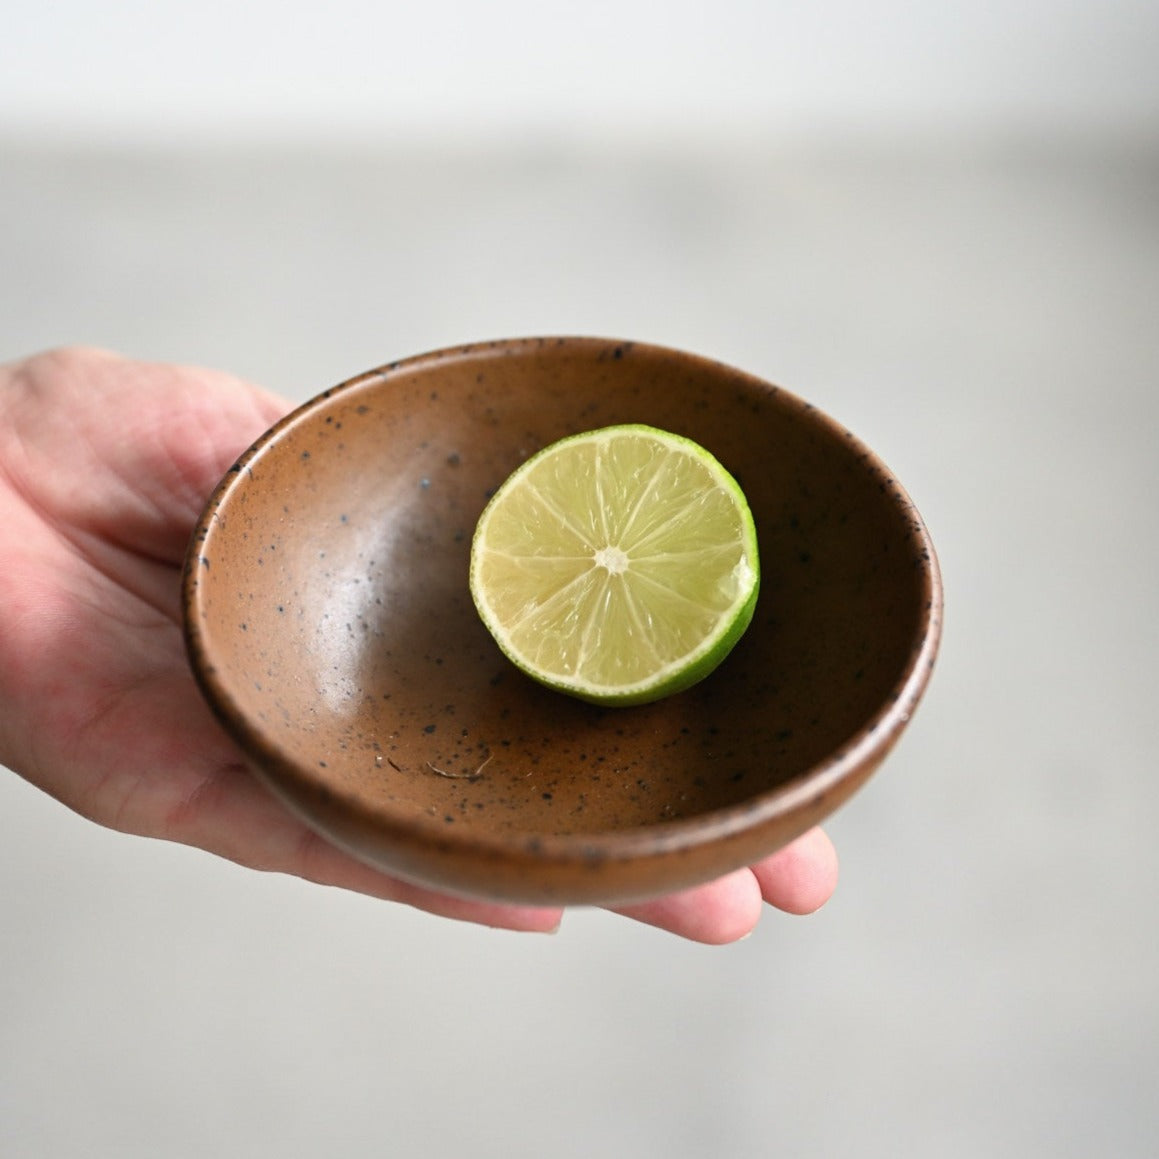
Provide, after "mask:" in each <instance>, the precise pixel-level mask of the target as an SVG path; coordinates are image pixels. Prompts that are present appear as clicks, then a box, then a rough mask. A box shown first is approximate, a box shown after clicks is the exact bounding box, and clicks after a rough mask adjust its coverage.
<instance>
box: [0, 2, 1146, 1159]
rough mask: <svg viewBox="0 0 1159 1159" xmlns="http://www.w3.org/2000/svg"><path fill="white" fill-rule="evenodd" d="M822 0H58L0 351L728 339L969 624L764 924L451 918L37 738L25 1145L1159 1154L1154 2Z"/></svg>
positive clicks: (25, 918)
mask: <svg viewBox="0 0 1159 1159" xmlns="http://www.w3.org/2000/svg"><path fill="white" fill-rule="evenodd" d="M815 7H816V8H817V9H819V10H821V12H818V11H810V12H805V11H804V10H803V9H804V6H800V7H798V6H778V5H771V4H770V5H763V6H762V5H756V4H747V3H742V2H741V0H722V2H721V3H718V4H717V5H715V6H713V12H714V13H715V14H716V15H715V16H714V18H713V19H712V20H711V21H710V20H707V19H705V18H704V17H703V14H698V9H697V6H695V5H688V4H673V5H671V6H669V7H668V8H665V9H661V8H658V7H657V6H656V5H654V4H648V3H645V2H644V0H629V2H626V3H624V4H622V5H620V6H618V7H616V8H615V9H612V8H609V7H608V6H607V5H603V4H599V3H593V4H590V5H586V6H584V7H582V8H581V7H580V6H578V5H557V6H553V5H550V4H546V5H540V6H535V7H532V6H529V5H526V4H520V3H518V2H517V0H506V2H504V3H498V4H495V5H492V6H491V8H490V12H491V15H492V17H493V18H494V19H493V20H492V21H490V22H489V21H484V20H483V19H482V18H481V17H480V16H479V14H478V12H476V11H475V10H474V9H473V8H471V7H469V6H467V5H466V4H463V3H459V4H455V3H448V2H445V0H444V2H443V3H439V4H435V5H428V6H427V7H426V8H424V9H423V10H422V12H417V11H411V10H408V9H406V8H403V7H401V6H398V5H390V4H387V5H380V6H377V7H375V6H370V5H365V4H358V3H354V2H352V0H342V2H340V3H338V4H337V5H331V6H329V8H328V10H327V13H326V15H325V18H323V17H321V16H319V15H318V14H316V13H306V12H305V11H303V13H301V14H299V15H301V16H302V21H301V22H300V24H299V25H298V26H296V27H297V31H293V30H292V29H291V28H290V22H288V21H286V22H283V23H282V24H277V23H274V24H272V25H271V24H269V23H268V19H269V18H270V17H271V15H272V13H273V12H274V11H275V10H273V9H271V8H270V6H269V5H262V4H248V5H247V4H242V5H234V6H231V7H230V12H231V13H232V15H230V16H229V17H228V19H227V17H226V15H224V13H225V8H224V7H223V6H221V5H218V4H208V5H203V6H199V10H198V11H199V13H200V14H199V15H190V14H188V13H185V15H183V16H181V18H180V20H178V19H177V17H176V16H175V15H174V14H175V13H177V12H178V11H181V12H184V9H177V8H176V7H175V8H174V9H172V10H171V11H170V12H169V17H168V21H167V20H166V18H165V17H163V16H161V15H158V13H161V12H164V11H166V6H165V5H154V6H144V5H140V6H136V5H132V4H128V5H122V6H117V5H112V6H109V5H102V6H100V7H99V8H98V7H97V6H95V5H92V6H90V5H87V4H84V3H80V2H79V0H70V2H67V3H63V4H60V5H54V6H44V5H39V6H33V5H31V3H29V4H27V5H18V6H17V7H16V9H15V18H14V21H13V27H12V29H10V30H9V32H11V35H9V34H8V32H6V33H5V42H6V44H7V46H8V47H7V48H4V47H0V359H10V358H16V357H18V356H21V355H24V354H28V353H31V352H33V351H35V350H37V349H41V348H44V347H47V346H51V345H56V344H60V343H74V342H85V343H94V344H99V345H103V346H110V347H114V348H118V349H120V350H122V351H123V352H125V353H128V354H132V355H136V356H140V357H149V358H160V359H167V360H174V361H188V362H197V363H202V364H209V365H216V366H221V367H224V368H227V369H229V370H233V371H235V372H238V373H241V374H244V375H248V376H250V377H252V378H254V379H256V380H258V381H260V382H262V383H263V384H265V385H267V386H269V387H271V388H273V389H275V390H278V391H281V392H283V393H284V394H286V395H288V396H289V397H291V398H292V399H296V400H300V399H305V398H307V397H309V396H310V395H312V394H314V393H316V392H317V391H319V390H321V389H324V388H325V387H327V386H330V385H333V384H334V383H336V382H338V381H339V380H341V379H343V378H345V377H348V376H349V375H352V374H354V373H356V372H359V371H361V370H363V369H365V368H367V367H370V366H372V365H377V364H379V363H381V362H385V361H388V360H390V359H393V358H396V357H400V356H403V355H407V354H412V353H418V352H420V351H423V350H426V349H430V348H433V347H437V346H440V345H443V344H449V343H458V342H463V341H469V340H474V339H480V338H490V337H500V336H512V335H521V334H534V333H591V334H600V335H608V336H622V337H630V338H637V339H641V340H648V341H655V342H663V343H668V344H671V345H676V346H681V347H685V348H688V349H692V350H695V351H698V352H700V353H705V354H709V355H712V356H715V357H718V358H721V359H723V360H725V361H728V362H732V363H734V364H736V365H738V366H741V367H743V368H744V369H746V370H749V371H753V372H755V373H758V374H761V375H764V376H766V377H768V378H770V379H773V380H775V381H777V382H779V383H781V384H782V385H784V386H786V387H789V388H790V389H792V390H794V391H796V392H797V393H799V394H802V395H804V396H806V397H808V398H809V399H810V400H811V401H813V402H815V403H817V404H818V405H819V406H821V407H822V408H823V409H824V410H826V411H828V412H829V413H830V414H832V415H834V416H836V417H838V418H839V419H840V420H841V421H842V422H843V423H845V424H846V425H848V426H849V427H851V428H852V429H853V430H854V431H855V432H856V433H857V434H859V435H860V436H861V437H862V438H864V439H865V440H866V441H867V442H868V443H869V444H870V445H871V446H873V447H874V448H875V449H876V450H877V451H878V452H879V453H880V454H881V455H882V457H883V458H884V459H885V460H886V461H887V463H889V464H890V466H891V467H892V468H893V469H894V470H895V471H896V473H897V474H898V476H899V477H900V478H901V479H902V481H903V482H904V483H905V484H906V486H907V487H908V489H909V491H910V492H911V494H912V495H913V497H914V499H915V500H916V502H917V503H918V505H919V507H920V508H921V510H922V512H923V514H924V515H925V517H926V520H927V522H928V524H929V526H930V528H931V531H932V533H933V535H934V538H935V542H936V543H937V545H938V548H939V552H940V556H941V560H942V564H943V568H944V571H945V575H946V582H947V631H946V637H945V642H944V646H943V651H942V657H941V661H940V665H939V669H938V672H937V674H936V676H935V680H934V682H933V684H932V686H931V689H930V692H929V694H928V696H927V699H926V702H925V704H924V705H923V707H922V709H921V710H920V712H919V713H918V716H917V717H916V719H915V722H914V724H913V726H912V727H911V730H910V732H909V733H908V734H907V735H906V737H905V739H904V741H903V743H902V745H901V747H900V748H899V749H898V751H897V752H896V754H895V756H894V757H893V758H892V759H891V761H890V762H889V763H888V764H887V766H886V767H885V768H884V769H883V770H882V771H881V772H880V773H879V775H878V776H877V777H876V778H875V779H874V781H872V782H871V784H870V785H869V786H868V787H867V788H866V789H865V790H864V791H863V792H862V794H860V795H859V796H858V797H857V798H855V799H854V801H853V802H851V803H850V804H849V806H847V808H846V809H845V810H844V811H843V812H841V813H840V814H839V815H838V816H836V817H835V818H833V820H832V823H831V825H830V827H829V828H830V832H831V833H832V834H833V836H834V838H835V839H836V841H837V844H838V847H839V850H840V852H841V855H842V860H843V879H842V883H841V886H840V888H839V890H838V893H837V895H836V897H835V898H834V900H833V901H832V903H831V904H830V905H829V906H828V907H827V908H826V909H825V910H823V911H822V912H821V913H820V914H818V915H816V916H814V917H812V918H808V919H792V918H788V917H784V916H782V915H779V914H776V913H774V912H772V911H770V912H769V913H767V914H766V915H765V917H764V919H763V921H762V923H761V926H760V927H759V929H758V931H757V932H756V934H755V935H754V936H753V937H752V938H750V939H749V940H748V941H746V942H744V943H741V944H739V945H737V946H734V947H730V948H726V949H708V948H705V947H699V946H693V945H689V944H685V943H681V942H678V941H677V940H675V939H673V938H672V937H670V936H668V935H665V934H661V933H659V932H657V931H653V930H649V929H646V928H644V927H639V926H634V925H632V924H630V923H628V922H626V921H624V920H622V919H619V918H615V917H612V916H610V915H607V914H604V913H601V912H598V911H575V912H572V913H570V914H569V915H568V916H567V918H566V919H565V922H564V925H563V928H562V930H561V932H560V933H559V934H558V935H556V936H555V937H552V938H537V937H531V936H518V935H512V934H503V933H496V932H491V931H486V930H481V929H476V928H473V927H470V926H465V925H457V924H453V923H450V922H446V921H441V920H438V919H435V918H431V917H428V916H425V915H422V914H418V913H415V912H411V911H408V910H405V909H402V908H399V907H391V906H388V905H385V904H383V903H379V902H374V901H371V900H368V899H363V898H359V897H354V896H347V895H343V894H341V893H338V892H336V891H332V890H324V889H320V888H317V887H312V886H309V885H306V884H303V883H301V882H298V881H296V880H289V879H284V878H279V877H273V876H262V875H258V874H253V873H248V872H245V871H242V870H240V869H237V868H236V867H234V866H232V865H230V864H227V863H225V862H221V861H218V860H216V859H213V858H211V857H209V856H208V855H205V854H202V853H199V852H196V851H194V850H189V849H185V848H181V847H175V846H170V845H165V844H162V843H159V842H152V841H146V840H141V839H133V838H129V837H124V836H120V835H116V834H113V833H109V832H106V831H103V830H100V829H98V828H96V827H94V826H92V825H90V824H88V823H86V822H84V821H82V820H80V819H79V818H77V817H75V816H73V815H72V814H70V813H68V812H67V811H66V810H64V809H63V808H61V807H60V806H58V805H57V804H55V803H54V802H53V801H51V800H49V799H48V798H46V797H44V796H43V795H41V794H39V793H38V792H36V791H35V790H33V789H32V788H30V787H29V786H28V785H26V784H25V783H24V782H23V781H21V780H20V779H19V778H17V777H15V776H10V775H6V776H4V777H3V778H0V815H2V816H3V817H4V824H3V832H4V840H3V841H2V842H0V882H3V887H2V888H0V941H2V945H3V954H2V957H0V1154H4V1155H5V1156H7V1155H12V1156H21V1157H23V1156H33V1157H41V1156H45V1157H53V1159H55V1157H57V1156H60V1157H72V1156H86V1157H93V1156H117V1157H129V1156H134V1157H135V1156H142V1157H144V1156H148V1157H150V1159H185V1157H190V1159H192V1157H201V1156H206V1155H228V1156H231V1157H232V1156H238V1157H265V1156H278V1157H286V1159H290V1157H296V1156H306V1155H315V1154H325V1155H343V1156H352V1157H354V1156H359V1157H360V1156H370V1155H375V1156H378V1155H423V1156H430V1157H431V1159H436V1157H442V1156H457V1155H480V1156H488V1157H491V1156H494V1157H496V1159H501V1157H502V1159H509V1157H512V1156H541V1155H546V1156H559V1157H561V1159H570V1157H573V1156H574V1157H580V1156H585V1157H586V1156H591V1155H611V1156H652V1155H655V1156H663V1157H665V1159H677V1157H683V1156H707V1155H713V1156H717V1155H719V1156H730V1157H737V1159H742V1157H743V1159H747V1157H750V1156H765V1155H802V1156H813V1155H826V1156H851V1155H858V1156H883V1157H884V1156H891V1157H894V1156H933V1155H936V1156H939V1157H955V1156H962V1157H969V1159H976V1157H978V1156H1027V1155H1052V1156H1088V1155H1089V1156H1094V1155H1106V1154H1113V1155H1119V1156H1129V1157H1135V1156H1138V1157H1140V1159H1142V1157H1144V1156H1151V1155H1154V1154H1156V1153H1157V1151H1159V1112H1157V1111H1156V1108H1155V1087H1156V1078H1157V1073H1159V1065H1157V1064H1159V1048H1157V1046H1156V1038H1157V1035H1159V985H1157V982H1156V971H1157V954H1156V949H1157V934H1159V919H1157V915H1156V880H1157V870H1159V853H1157V852H1156V841H1155V823H1156V820H1157V819H1159V818H1157V812H1159V790H1157V788H1156V782H1155V777H1154V768H1153V754H1154V751H1155V740H1156V717H1157V711H1156V710H1157V708H1159V704H1157V698H1156V686H1157V680H1156V676H1155V671H1154V663H1155V657H1156V653H1157V645H1159V617H1157V616H1156V611H1155V599H1154V597H1155V594H1156V579H1155V576H1156V565H1157V563H1159V548H1157V538H1156V532H1157V530H1159V528H1157V522H1159V516H1157V510H1159V503H1157V500H1156V490H1157V484H1159V467H1157V456H1156V441H1157V420H1159V402H1157V400H1156V385H1157V384H1156V371H1157V363H1159V359H1157V357H1156V309H1157V306H1159V92H1157V90H1156V86H1155V82H1154V79H1153V73H1154V71H1155V70H1154V62H1155V61H1156V60H1159V35H1157V34H1159V19H1157V17H1156V15H1155V9H1154V8H1153V6H1148V5H1144V4H1131V3H1128V2H1126V0H1123V2H1118V3H1111V4H1106V5H1100V6H1093V5H1089V6H1088V5H1077V4H1074V5H1072V4H1065V3H1059V4H1053V5H1052V4H1048V3H1040V4H1029V3H1028V4H1015V5H1012V6H1011V5H985V4H972V5H969V6H966V5H963V4H957V3H952V4H948V5H944V6H940V7H939V8H938V13H939V14H938V15H936V16H935V15H930V14H928V13H926V14H918V13H915V12H914V11H913V9H912V8H911V7H910V6H908V5H902V4H900V3H897V4H891V5H885V6H876V7H874V8H872V9H870V8H866V9H864V10H862V9H858V8H855V7H853V6H852V5H851V4H848V3H846V4H836V5H830V6H815ZM219 8H220V9H221V11H220V12H219V11H218V9H219ZM294 8H295V6H293V5H290V6H289V7H288V8H287V7H286V6H284V5H283V6H281V7H280V8H279V9H277V11H282V12H287V11H293V10H294ZM662 11H663V12H665V13H667V16H666V17H665V19H664V21H663V23H661V24H656V23H655V20H656V18H657V15H658V13H660V12H662ZM424 12H425V13H426V15H423V13H424ZM822 12H823V13H824V15H822ZM871 12H872V14H873V15H871V14H870V13H871ZM1093 13H1097V14H1098V19H1097V20H1096V19H1095V18H1094V16H1093V15H1092V14H1093ZM613 17H614V19H613ZM515 28H523V29H524V31H525V32H526V33H527V35H528V36H529V37H530V39H529V40H528V41H527V42H525V43H523V44H522V45H520V44H519V43H518V38H517V37H515V36H514V34H513V31H512V30H513V29H515ZM339 50H342V51H339ZM343 52H344V53H345V55H343ZM5 54H7V55H5ZM0 566H2V561H0Z"/></svg>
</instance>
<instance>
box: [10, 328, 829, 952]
mask: <svg viewBox="0 0 1159 1159" xmlns="http://www.w3.org/2000/svg"><path fill="white" fill-rule="evenodd" d="M288 409H289V404H288V403H286V402H285V401H284V400H282V399H279V398H277V397H275V396H274V395H271V394H268V393H266V392H265V391H262V390H260V389H258V388H257V387H255V386H252V385H251V384H249V383H246V382H243V381H242V380H240V379H237V378H234V377H233V376H231V375H228V374H224V373H220V372H217V371H211V370H202V369H194V368H189V367H178V366H172V365H164V364H148V363H143V362H134V361H130V360H128V359H125V358H121V357H119V356H118V355H115V354H111V353H108V352H106V351H100V350H88V349H67V350H57V351H52V352H49V353H45V354H40V355H37V356H35V357H32V358H28V359H26V360H24V361H20V362H15V363H12V364H9V365H6V366H0V559H2V560H3V561H4V562H3V566H2V567H0V616H2V622H0V763H3V764H4V765H7V766H8V767H9V768H10V769H12V770H14V771H15V772H17V773H19V774H21V775H22V776H23V777H25V778H26V779H27V780H28V781H30V782H31V783H32V784H34V785H36V786H38V787H39V788H40V789H42V790H44V791H45V792H46V793H49V794H51V795H52V796H53V797H55V798H56V799H57V800H59V801H61V802H62V803H63V804H65V805H66V806H68V807H69V808H70V809H72V810H74V811H75V812H77V813H79V814H80V815H81V816H83V817H86V818H88V819H90V820H92V821H95V822H96V823H98V824H100V825H104V826H107V827H108V828H110V829H115V830H119V831H122V832H125V833H132V834H137V835H140V836H145V837H157V838H162V839H165V840H170V841H178V842H182V843H184V844H186V845H191V846H195V847H198V848H201V849H204V850H207V851H209V852H210V853H214V854H217V855H219V856H221V857H226V858H229V859H230V860H232V861H234V862H237V863H239V864H241V865H244V866H248V867H250V868H252V869H259V870H267V871H273V872H278V873H289V874H295V875H297V876H299V877H302V878H305V879H307V880H309V881H313V882H317V883H319V884H322V885H330V886H337V887H340V888H343V889H350V890H355V891H357V892H360V893H364V894H369V895H371V896H373V897H377V898H382V899H384V900H388V901H394V902H401V903H404V904H407V905H412V906H415V907H417V908H419V909H422V910H426V911H428V912H430V913H433V914H439V915H442V916H445V917H449V918H456V919H461V920H466V921H472V922H478V923H481V924H483V925H488V926H494V927H502V928H506V929H512V930H527V931H550V930H554V929H555V928H557V927H558V925H559V922H560V920H561V918H562V912H561V911H560V910H558V909H543V908H535V907H527V906H509V905H492V904H486V903H482V902H475V901H466V900H463V899H460V898H454V897H450V896H445V895H442V894H440V893H437V892H434V891H431V890H428V889H425V888H422V887H419V886H415V885H411V884H408V883H405V882H402V881H397V880H395V879H393V878H391V877H388V876H386V875H384V874H382V873H380V872H378V871H377V870H374V869H371V868H369V867H367V866H365V865H363V864H361V863H360V862H358V861H355V860H354V859H352V858H350V857H349V856H347V855H346V854H344V853H342V852H341V851H339V850H338V849H336V848H334V847H333V846H331V845H329V844H328V843H327V842H326V841H325V840H324V839H322V838H320V837H319V836H317V835H316V834H315V833H314V832H313V831H312V830H310V829H308V828H306V827H304V826H303V825H302V824H301V823H300V822H299V821H297V820H296V819H295V818H294V817H292V816H291V815H290V814H289V813H288V812H286V810H285V809H284V808H283V807H282V806H281V805H280V804H279V803H278V802H277V801H276V800H275V799H274V798H273V797H272V796H270V794H269V793H268V792H267V791H266V790H265V789H264V788H263V787H262V786H261V785H260V784H259V783H258V782H257V781H256V780H255V779H254V778H253V777H252V776H251V775H250V774H249V773H248V772H247V771H246V769H245V768H244V765H243V763H242V759H241V755H240V753H239V752H238V751H237V749H236V748H235V747H234V745H233V744H232V742H231V741H230V740H229V739H228V737H227V736H226V735H225V734H224V733H223V732H222V730H221V729H220V728H219V726H218V725H217V723H216V722H215V721H214V719H213V718H212V716H211V715H210V713H209V710H208V709H207V708H206V706H205V705H204V703H203V701H202V700H201V698H200V696H199V694H198V692H197V690H196V687H195V685H194V683H193V679H192V676H191V674H190V672H189V668H188V664H187V661H186V658H185V652H184V646H183V642H182V636H181V613H180V603H179V599H180V576H181V566H182V561H183V559H184V554H185V548H186V544H187V541H188V539H189V535H190V533H191V531H192V528H193V525H194V522H195V520H196V518H197V516H198V515H199V513H200V511H201V509H202V507H203V506H204V504H205V501H206V499H207V498H208V496H209V493H210V491H211V490H212V489H213V487H214V485H215V484H216V483H217V481H218V480H219V479H220V478H221V476H222V475H223V474H224V473H225V472H226V471H227V470H228V468H229V466H230V465H231V464H232V463H233V461H234V460H235V459H236V458H237V457H238V455H239V454H240V453H241V452H242V451H243V450H244V449H245V448H246V447H247V446H248V445H249V444H250V443H251V442H253V440H254V439H255V438H257V436H258V435H260V434H261V433H262V432H263V431H264V430H265V429H266V428H268V427H269V426H270V425H272V424H273V423H274V422H275V421H276V420H277V419H279V418H280V417H282V415H284V414H285V413H286V411H287V410H288ZM836 884H837V858H836V854H835V852H834V849H833V846H832V844H831V843H830V842H829V839H828V838H827V837H826V836H825V834H824V833H823V832H822V831H821V830H819V829H814V830H812V831H811V832H809V833H807V834H805V836H803V837H802V838H800V839H799V840H797V841H796V842H794V843H793V844H792V845H790V846H789V847H788V848H786V849H783V850H781V851H780V852H779V853H776V854H774V855H773V856H772V857H769V858H767V859H766V860H764V861H762V862H760V863H759V864H757V865H754V866H752V867H751V868H748V869H743V870H739V871H737V872H735V873H732V874H729V875H728V876H726V877H723V878H721V879H719V880H718V881H715V882H712V883H710V884H708V885H704V886H701V887H698V888H696V889H692V890H688V891H685V892H682V893H678V894H674V895H672V896H669V897H666V898H662V899H660V900H657V901H652V902H648V903H646V904H642V905H634V906H629V907H625V908H623V909H620V910H619V911H617V912H619V913H621V914H623V915H625V916H626V917H629V918H632V919H634V920H636V921H640V922H644V923H647V924H649V925H652V926H656V927H659V928H660V929H663V930H668V931H670V932H671V933H673V934H676V935H678V936H680V937H684V938H688V939H691V940H693V941H698V942H705V943H711V944H723V943H728V942H733V941H736V940H737V939H739V938H742V937H745V936H746V935H747V934H749V933H751V932H752V930H753V929H754V928H755V926H756V924H757V922H758V920H759V918H760V915H761V912H762V910H763V909H764V907H765V905H766V904H767V905H771V906H774V907H776V908H777V909H780V910H783V911H785V912H786V913H793V914H805V913H810V912H812V911H814V910H816V909H818V908H819V907H820V906H822V905H823V904H824V903H825V902H826V901H827V900H828V899H829V897H830V896H831V894H832V893H833V890H834V889H835V887H836Z"/></svg>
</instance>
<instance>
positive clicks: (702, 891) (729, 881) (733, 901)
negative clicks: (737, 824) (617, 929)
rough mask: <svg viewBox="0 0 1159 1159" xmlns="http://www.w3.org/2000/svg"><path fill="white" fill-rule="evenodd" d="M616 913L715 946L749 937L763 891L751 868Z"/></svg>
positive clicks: (759, 908) (756, 920)
mask: <svg viewBox="0 0 1159 1159" xmlns="http://www.w3.org/2000/svg"><path fill="white" fill-rule="evenodd" d="M614 912H615V913H618V914H622V915H623V916H624V917H628V918H632V919H633V920H634V921H638V922H644V923H645V924H646V925H650V926H656V927H657V928H659V929H662V930H667V931H668V932H669V933H672V934H677V935H678V936H679V937H682V938H687V939H689V940H690V941H693V942H702V943H704V944H706V945H711V946H723V945H726V944H728V943H729V942H735V941H738V940H739V939H740V938H743V937H747V936H748V935H749V934H751V933H752V931H753V930H754V929H755V928H756V924H757V922H758V921H759V920H760V916H761V891H760V887H759V886H758V884H757V880H756V878H755V877H754V876H753V874H752V872H751V871H750V870H748V869H738V870H737V871H736V872H735V873H730V874H728V875H727V876H725V877H721V878H718V879H717V880H716V881H713V882H709V884H707V885H701V886H697V887H695V888H694V889H688V890H684V891H683V892H681V893H674V894H670V895H669V896H667V897H662V898H659V899H657V900H656V901H648V902H641V903H640V904H638V905H630V906H622V907H619V908H617V909H615V910H614Z"/></svg>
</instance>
